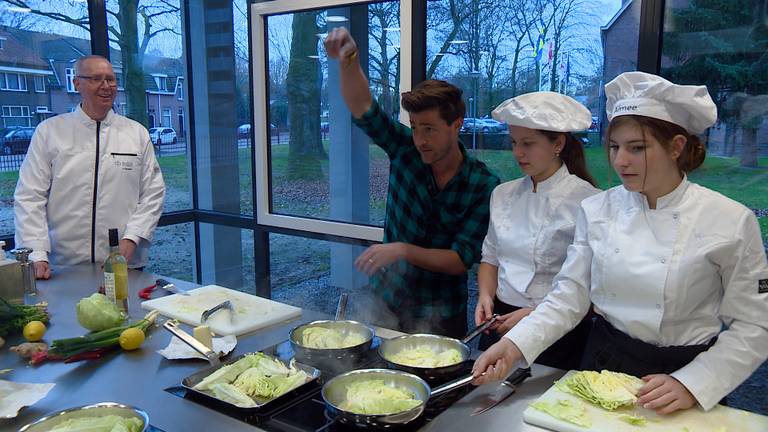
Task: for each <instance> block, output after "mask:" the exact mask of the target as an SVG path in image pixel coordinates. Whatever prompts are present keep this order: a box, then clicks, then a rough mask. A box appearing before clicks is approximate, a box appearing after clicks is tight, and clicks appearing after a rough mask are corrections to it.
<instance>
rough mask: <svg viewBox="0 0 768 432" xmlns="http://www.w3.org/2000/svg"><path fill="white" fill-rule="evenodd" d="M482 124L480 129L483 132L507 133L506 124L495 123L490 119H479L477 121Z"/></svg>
mask: <svg viewBox="0 0 768 432" xmlns="http://www.w3.org/2000/svg"><path fill="white" fill-rule="evenodd" d="M479 120H480V121H481V122H482V127H481V128H480V129H481V130H482V131H483V132H492V133H493V132H506V131H507V124H506V123H502V122H499V121H496V120H494V119H492V118H481V119H479Z"/></svg>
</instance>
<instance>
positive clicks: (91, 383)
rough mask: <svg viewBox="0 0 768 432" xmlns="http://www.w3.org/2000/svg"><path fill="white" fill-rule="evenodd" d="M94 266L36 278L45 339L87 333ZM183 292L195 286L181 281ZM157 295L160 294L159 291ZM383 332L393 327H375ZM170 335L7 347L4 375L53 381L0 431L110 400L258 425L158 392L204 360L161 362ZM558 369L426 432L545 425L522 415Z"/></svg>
mask: <svg viewBox="0 0 768 432" xmlns="http://www.w3.org/2000/svg"><path fill="white" fill-rule="evenodd" d="M102 277H103V276H102V272H101V269H100V267H99V266H98V265H95V266H91V265H82V266H74V267H69V268H58V269H57V271H56V272H55V273H54V275H53V278H52V279H51V280H50V281H40V282H38V285H37V287H38V296H37V298H29V299H28V301H27V303H30V302H35V301H47V302H48V303H49V306H48V310H49V312H50V313H51V324H50V325H49V327H48V332H47V333H46V335H45V338H44V340H45V341H46V342H50V341H52V340H54V339H59V338H64V337H73V336H78V335H81V334H84V333H85V330H84V329H82V328H81V327H80V325H79V324H78V323H77V317H76V316H75V304H76V303H77V302H78V301H79V300H80V299H81V298H83V297H86V296H88V295H90V294H91V293H93V292H95V291H96V290H97V289H98V287H99V284H100V282H101V279H102ZM154 279H155V276H154V275H152V274H151V273H142V272H135V271H131V272H129V287H130V297H129V298H130V306H129V311H130V314H131V318H132V319H138V318H141V317H143V316H144V314H145V311H144V310H142V309H141V307H140V299H139V298H138V296H137V292H138V291H139V290H140V289H142V288H144V287H146V286H148V285H151V284H152V283H153V281H154ZM174 282H178V285H179V286H180V287H182V288H185V289H190V288H193V287H194V286H195V285H193V284H189V283H186V282H181V281H174ZM156 295H162V294H161V293H158V294H156ZM321 318H328V317H327V316H325V315H324V314H321V313H318V312H312V311H306V310H305V311H303V313H302V316H301V317H300V318H297V319H294V320H292V321H288V322H285V323H281V324H277V325H274V326H270V327H267V328H265V329H261V330H258V331H256V332H254V333H251V334H249V335H246V336H241V337H240V338H239V341H238V345H237V348H236V349H235V351H234V353H233V354H232V355H234V356H236V355H240V354H242V353H246V352H251V351H257V350H260V349H264V348H266V347H269V346H272V345H275V344H277V343H279V342H282V341H284V340H285V339H287V337H288V332H289V331H290V329H292V328H293V327H294V326H296V325H298V324H300V323H303V322H308V321H312V320H316V319H321ZM377 334H379V335H380V336H383V337H390V336H393V335H395V334H396V333H395V332H391V331H386V330H384V329H378V330H377ZM170 337H171V335H170V334H169V333H168V332H166V331H164V330H163V329H161V328H155V329H154V330H153V331H152V332H150V333H149V335H148V338H147V340H146V341H145V342H144V344H143V345H142V348H141V349H140V350H137V351H133V352H121V353H119V354H109V355H107V356H106V357H105V358H103V359H101V360H98V361H84V362H78V363H72V364H64V363H61V362H49V363H44V364H42V365H39V366H29V365H27V364H26V363H25V362H24V361H22V360H21V359H20V358H19V357H18V356H16V355H15V354H13V353H10V352H9V351H8V349H7V347H3V349H2V350H0V369H6V368H9V369H13V371H12V372H11V373H9V374H6V375H3V377H2V378H3V379H9V380H11V381H16V382H28V383H47V382H53V383H56V386H55V387H54V388H53V389H52V390H51V392H50V393H49V394H48V396H47V397H46V398H44V399H43V400H41V401H39V402H38V403H37V404H35V405H34V406H32V407H28V408H25V409H23V410H22V411H21V413H20V414H19V416H18V417H16V418H15V419H12V420H0V430H15V429H18V428H19V427H21V426H23V425H24V424H27V423H29V422H31V421H33V420H35V419H37V418H39V417H41V416H43V415H44V414H46V413H49V412H52V411H58V410H60V409H64V408H69V407H74V406H78V405H84V404H90V403H97V402H105V401H114V402H120V403H124V404H128V405H134V406H137V407H140V408H142V409H143V410H145V411H146V412H147V413H148V414H149V418H150V422H151V424H152V425H153V426H156V427H158V428H161V429H163V430H165V431H167V432H172V431H185V432H186V431H206V430H216V431H229V430H254V431H255V430H259V429H258V428H256V427H253V426H250V425H247V424H245V423H242V422H240V421H238V420H236V419H233V418H231V417H229V416H226V415H224V414H220V413H218V412H216V411H213V410H210V409H207V408H205V407H202V406H200V405H198V404H196V403H194V402H190V401H186V400H184V399H181V398H179V397H176V396H173V395H171V394H170V393H167V392H165V391H163V389H165V388H167V387H171V386H176V385H179V383H180V381H181V379H182V378H184V377H186V376H188V375H191V374H192V373H193V372H195V371H197V370H199V369H201V368H203V367H205V366H206V363H205V362H204V361H198V360H189V361H171V360H166V359H164V358H163V357H162V356H160V355H159V354H156V353H155V351H156V350H158V349H161V348H164V347H165V346H167V345H168V342H169V340H170ZM20 342H22V339H21V337H20V336H19V337H15V338H10V340H8V341H7V345H15V344H17V343H20ZM562 373H563V372H562V371H558V370H556V369H551V368H547V367H544V366H537V365H534V368H533V375H534V376H533V377H532V378H529V379H528V380H527V381H526V382H525V383H523V385H522V386H521V387H520V388H519V389H518V392H517V394H515V395H513V396H511V397H510V398H509V399H507V400H506V401H505V402H504V403H502V404H501V405H499V406H498V407H496V408H494V409H492V410H490V411H488V412H487V413H484V414H482V415H479V416H475V417H470V416H469V413H470V412H471V411H472V410H473V409H474V408H475V406H476V405H477V403H478V401H479V400H480V399H481V398H482V396H483V395H484V394H485V393H487V392H490V391H492V389H493V385H488V386H483V387H481V388H478V389H476V390H475V391H473V392H472V393H470V394H469V395H468V396H466V397H465V398H464V399H462V400H460V401H459V402H458V403H456V404H455V405H454V406H452V407H451V408H450V409H448V410H447V411H446V412H444V413H443V414H441V415H440V416H439V417H438V418H437V419H435V420H434V421H432V422H431V423H429V424H428V426H427V427H425V428H424V430H427V431H465V430H468V428H473V429H474V430H483V431H485V430H494V429H496V428H498V430H505V431H518V430H519V431H539V430H542V429H538V428H534V427H531V426H529V425H525V424H524V423H523V421H522V412H523V410H525V407H526V406H527V405H528V403H530V402H531V401H532V400H533V399H535V398H536V397H537V396H538V395H540V394H541V393H543V392H544V391H545V390H546V389H547V388H548V387H549V386H550V385H551V384H552V382H553V380H555V379H557V378H559V377H560V376H561V375H562Z"/></svg>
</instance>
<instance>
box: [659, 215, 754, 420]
mask: <svg viewBox="0 0 768 432" xmlns="http://www.w3.org/2000/svg"><path fill="white" fill-rule="evenodd" d="M735 237H736V238H737V241H735V242H734V243H733V245H734V247H733V248H732V249H729V250H727V251H725V252H724V253H723V254H721V255H718V257H717V259H718V262H717V265H718V266H719V267H720V276H721V278H722V280H723V291H724V292H723V299H722V302H721V304H720V315H719V316H720V319H721V320H722V321H723V323H724V324H725V325H726V326H727V329H726V330H725V331H723V332H722V333H720V335H719V336H718V338H717V342H715V344H714V345H713V346H712V347H710V348H709V349H708V350H707V351H705V352H703V353H701V354H699V355H698V356H696V358H694V359H693V361H691V362H690V363H688V364H687V365H685V366H684V367H682V368H681V369H679V370H677V371H675V372H674V373H672V374H671V375H672V376H673V377H674V378H676V379H677V380H678V381H680V382H681V383H682V384H683V385H684V386H685V387H686V388H687V389H688V391H690V392H691V394H692V395H693V396H694V397H695V398H696V400H697V401H698V402H699V404H700V405H701V406H702V408H704V409H705V410H710V409H712V407H714V406H715V405H716V404H717V403H718V402H719V401H720V399H722V398H723V397H725V396H726V395H728V393H730V392H731V391H733V389H735V388H736V387H737V386H738V385H739V384H741V383H742V382H744V381H745V380H746V379H747V378H749V376H750V375H751V374H752V373H753V372H754V371H755V370H756V369H757V368H758V367H759V366H760V365H761V364H762V363H763V362H764V361H765V360H766V358H768V289H766V285H768V263H767V262H766V257H765V249H764V248H763V242H762V238H761V236H760V226H759V225H758V223H757V218H756V217H755V215H754V213H752V212H751V211H745V216H744V217H743V218H742V220H741V221H740V223H739V225H738V228H737V231H736V233H735ZM761 281H762V282H761ZM761 284H762V286H763V289H761V288H760V287H761ZM761 291H763V292H762V293H761Z"/></svg>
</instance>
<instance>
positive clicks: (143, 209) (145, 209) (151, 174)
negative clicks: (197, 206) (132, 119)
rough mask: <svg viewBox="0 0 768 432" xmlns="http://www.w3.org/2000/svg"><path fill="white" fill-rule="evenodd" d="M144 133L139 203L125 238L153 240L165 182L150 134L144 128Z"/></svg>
mask: <svg viewBox="0 0 768 432" xmlns="http://www.w3.org/2000/svg"><path fill="white" fill-rule="evenodd" d="M142 135H143V136H144V160H143V165H142V167H141V185H140V187H141V190H140V192H139V203H138V206H137V207H136V211H135V212H134V213H133V215H131V218H130V219H129V220H128V223H127V224H126V227H125V233H124V234H123V238H129V239H132V238H135V237H139V238H141V239H144V240H146V241H147V242H151V241H152V236H153V235H154V232H155V228H156V227H157V221H158V220H160V215H162V214H163V199H164V197H165V182H164V181H163V174H162V172H160V165H159V164H158V163H157V159H156V158H155V149H154V146H152V143H151V142H150V139H149V134H148V133H147V131H146V130H144V131H143V133H142ZM137 244H138V243H137Z"/></svg>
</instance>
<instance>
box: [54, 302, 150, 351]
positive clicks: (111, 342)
mask: <svg viewBox="0 0 768 432" xmlns="http://www.w3.org/2000/svg"><path fill="white" fill-rule="evenodd" d="M157 315H158V312H157V311H151V312H149V313H148V314H147V315H146V316H145V317H144V319H142V320H139V321H136V322H135V323H133V324H130V325H125V326H120V327H113V328H110V329H106V330H102V331H98V332H93V333H89V334H87V335H84V336H78V337H74V338H68V339H57V340H55V341H53V342H51V348H50V349H49V350H48V353H49V354H50V355H52V356H59V357H64V358H67V357H71V356H74V355H77V354H80V353H84V352H87V351H93V350H96V349H100V348H108V347H112V346H116V345H118V344H119V343H120V342H119V339H120V334H121V333H122V332H123V331H124V330H125V329H127V328H131V327H136V328H139V329H141V331H143V332H146V331H147V329H148V328H149V326H151V325H152V323H154V322H155V318H156V317H157Z"/></svg>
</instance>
